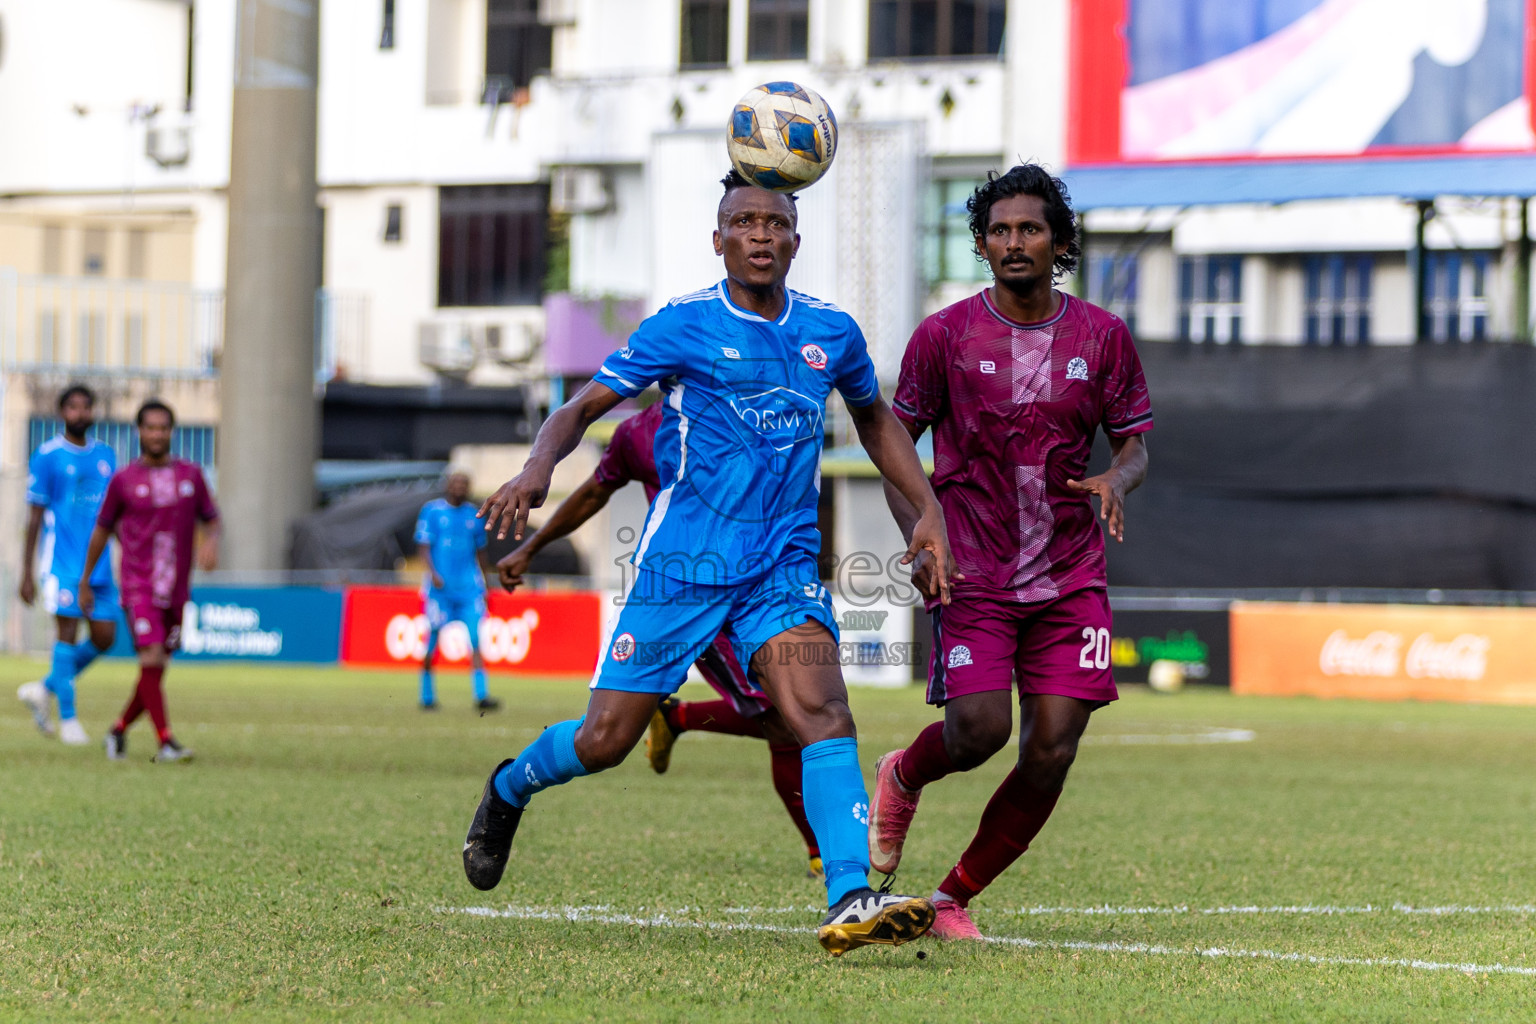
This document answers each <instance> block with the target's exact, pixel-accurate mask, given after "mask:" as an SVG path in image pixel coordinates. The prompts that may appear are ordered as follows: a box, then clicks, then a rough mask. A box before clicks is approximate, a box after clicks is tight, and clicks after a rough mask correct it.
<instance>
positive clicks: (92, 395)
mask: <svg viewBox="0 0 1536 1024" xmlns="http://www.w3.org/2000/svg"><path fill="white" fill-rule="evenodd" d="M76 395H79V396H80V397H81V398H84V399H85V404H86V405H89V406H92V407H95V405H96V392H94V391H92V390H91V389H90V388H88V387H86V386H85V385H84V384H71V385H70V386H69V387H67V388H65V389H64V391H63V393H62V394H60V395H59V411H60V412H62V411H63V410H64V403H65V402H67V401H69V400H70V399H71V398H74V397H75V396H76Z"/></svg>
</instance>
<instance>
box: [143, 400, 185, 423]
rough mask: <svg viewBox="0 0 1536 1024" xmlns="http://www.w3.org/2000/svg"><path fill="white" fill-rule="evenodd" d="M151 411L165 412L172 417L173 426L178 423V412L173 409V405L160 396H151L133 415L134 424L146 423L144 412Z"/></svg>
mask: <svg viewBox="0 0 1536 1024" xmlns="http://www.w3.org/2000/svg"><path fill="white" fill-rule="evenodd" d="M149 412H163V413H165V415H166V416H167V417H168V418H169V419H170V421H171V426H173V427H174V426H175V425H176V414H175V413H174V412H172V411H171V407H170V406H168V405H166V404H165V403H164V402H162V401H160V399H158V398H151V399H150V400H149V401H147V402H145V403H144V404H143V405H141V406H139V411H138V413H136V414H135V415H134V417H133V423H134V426H137V427H142V426H143V425H144V414H145V413H149Z"/></svg>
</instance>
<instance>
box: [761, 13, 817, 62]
mask: <svg viewBox="0 0 1536 1024" xmlns="http://www.w3.org/2000/svg"><path fill="white" fill-rule="evenodd" d="M810 6H811V4H810V0H751V4H750V5H749V6H748V8H747V59H748V60H805V56H806V42H805V40H806V22H807V18H808V16H809V13H810Z"/></svg>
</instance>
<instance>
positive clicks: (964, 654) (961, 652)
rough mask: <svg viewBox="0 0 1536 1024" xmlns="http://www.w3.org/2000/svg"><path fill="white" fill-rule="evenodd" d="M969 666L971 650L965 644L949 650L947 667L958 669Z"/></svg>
mask: <svg viewBox="0 0 1536 1024" xmlns="http://www.w3.org/2000/svg"><path fill="white" fill-rule="evenodd" d="M969 664H971V649H970V648H969V647H967V646H965V644H956V645H955V646H953V647H951V648H950V649H949V667H950V668H959V667H960V666H961V665H969Z"/></svg>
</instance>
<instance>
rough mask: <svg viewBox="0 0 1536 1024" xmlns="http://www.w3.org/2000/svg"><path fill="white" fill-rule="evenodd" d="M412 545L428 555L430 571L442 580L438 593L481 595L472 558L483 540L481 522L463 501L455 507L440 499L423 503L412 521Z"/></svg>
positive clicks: (477, 565) (481, 576)
mask: <svg viewBox="0 0 1536 1024" xmlns="http://www.w3.org/2000/svg"><path fill="white" fill-rule="evenodd" d="M416 543H417V544H425V545H426V546H427V550H428V551H429V552H431V555H432V568H433V569H435V570H437V574H438V575H439V576H441V577H442V578H443V588H442V590H441V593H444V594H455V595H458V594H473V593H483V592H484V590H485V574H484V573H482V572H481V571H480V560H479V558H478V557H476V556H477V553H478V552H479V551H480V549H481V548H483V547H485V545H486V543H487V537H486V534H485V520H483V519H477V518H475V506H474V505H471V504H470V503H469V502H467V501H466V502H464V503H463V504H462V505H460V506H458V507H457V508H455V507H454V506H452V505H450V504H448V501H447V499H444V498H434V499H433V500H432V501H429V502H427V503H426V504H425V505H423V506H422V507H421V515H420V516H419V517H418V518H417V520H416ZM428 583H429V589H435V588H432V587H431V586H430V580H429V581H428Z"/></svg>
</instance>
